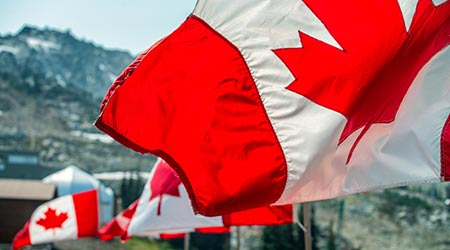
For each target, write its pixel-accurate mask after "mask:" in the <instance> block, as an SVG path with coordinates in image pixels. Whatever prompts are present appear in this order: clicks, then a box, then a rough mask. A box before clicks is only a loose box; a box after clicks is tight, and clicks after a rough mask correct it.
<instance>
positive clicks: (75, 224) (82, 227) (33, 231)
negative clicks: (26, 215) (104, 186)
mask: <svg viewBox="0 0 450 250" xmlns="http://www.w3.org/2000/svg"><path fill="white" fill-rule="evenodd" d="M98 220H99V217H98V198H97V191H96V190H92V191H86V192H82V193H77V194H73V195H67V196H62V197H59V198H56V199H54V200H51V201H48V202H46V203H44V204H42V205H40V206H39V207H38V208H36V210H34V212H33V214H32V215H31V218H30V219H29V220H28V221H27V223H26V224H25V226H24V227H23V228H22V230H20V231H19V232H18V233H17V234H16V236H15V237H14V240H13V243H12V246H13V249H14V250H16V249H21V248H22V247H24V246H28V245H34V244H41V243H50V242H55V241H60V240H69V239H78V238H83V237H96V236H97V233H98Z"/></svg>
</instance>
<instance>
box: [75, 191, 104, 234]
mask: <svg viewBox="0 0 450 250" xmlns="http://www.w3.org/2000/svg"><path fill="white" fill-rule="evenodd" d="M72 199H73V206H74V209H75V215H76V217H77V227H78V238H81V237H90V236H97V232H98V219H99V218H98V199H97V190H91V191H86V192H83V193H79V194H75V195H73V196H72Z"/></svg>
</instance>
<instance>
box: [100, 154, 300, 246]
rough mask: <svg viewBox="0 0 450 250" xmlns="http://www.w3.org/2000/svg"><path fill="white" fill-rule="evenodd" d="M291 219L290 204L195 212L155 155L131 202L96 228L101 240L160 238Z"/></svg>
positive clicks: (169, 170) (173, 175) (172, 174)
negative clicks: (141, 187) (216, 213)
mask: <svg viewBox="0 0 450 250" xmlns="http://www.w3.org/2000/svg"><path fill="white" fill-rule="evenodd" d="M293 222H294V209H293V205H291V204H288V205H282V206H270V207H269V206H268V207H260V208H254V209H250V210H244V211H241V212H236V213H231V214H227V215H223V216H214V217H205V216H202V215H198V214H195V213H194V211H193V209H192V206H191V203H190V200H189V197H188V193H187V191H186V188H185V186H184V185H183V184H182V182H181V180H180V178H179V177H178V175H177V174H176V173H175V171H174V170H173V169H172V167H171V166H170V165H169V164H168V163H167V162H165V161H164V160H162V159H158V161H157V162H156V163H155V166H154V167H153V170H152V172H151V173H150V176H149V179H148V181H147V183H146V185H145V187H144V190H143V192H142V194H141V196H140V198H138V199H137V200H136V201H135V202H134V203H132V204H131V205H130V206H129V207H128V208H127V209H125V210H124V211H122V213H120V214H119V215H117V216H116V217H115V218H114V219H113V220H111V221H110V222H109V223H108V224H106V225H105V226H103V228H101V229H100V230H99V237H100V238H101V239H102V240H105V241H106V240H110V239H112V238H114V237H118V236H120V237H121V239H122V240H123V241H126V240H128V239H129V238H130V237H131V236H133V235H149V236H156V237H159V238H161V239H168V238H174V237H183V235H184V234H183V233H186V232H193V231H196V232H201V233H224V232H228V231H229V229H228V227H230V226H251V225H280V224H287V223H293Z"/></svg>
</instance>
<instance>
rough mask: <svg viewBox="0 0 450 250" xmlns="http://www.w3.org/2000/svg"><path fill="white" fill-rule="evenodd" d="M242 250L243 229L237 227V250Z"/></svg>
mask: <svg viewBox="0 0 450 250" xmlns="http://www.w3.org/2000/svg"><path fill="white" fill-rule="evenodd" d="M240 249H241V227H240V226H237V227H236V250H240Z"/></svg>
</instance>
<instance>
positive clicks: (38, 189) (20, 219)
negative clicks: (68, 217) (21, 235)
mask: <svg viewBox="0 0 450 250" xmlns="http://www.w3.org/2000/svg"><path fill="white" fill-rule="evenodd" d="M55 197H56V186H55V185H54V184H48V183H43V182H41V181H34V180H13V179H0V243H11V242H12V240H13V238H14V236H15V234H16V233H17V232H18V231H19V230H20V229H21V228H22V227H23V226H24V225H25V223H26V222H27V220H28V219H29V218H30V217H31V214H32V213H33V211H34V210H35V209H36V208H37V207H38V206H39V205H41V204H42V203H44V202H46V201H49V200H51V199H54V198H55Z"/></svg>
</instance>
